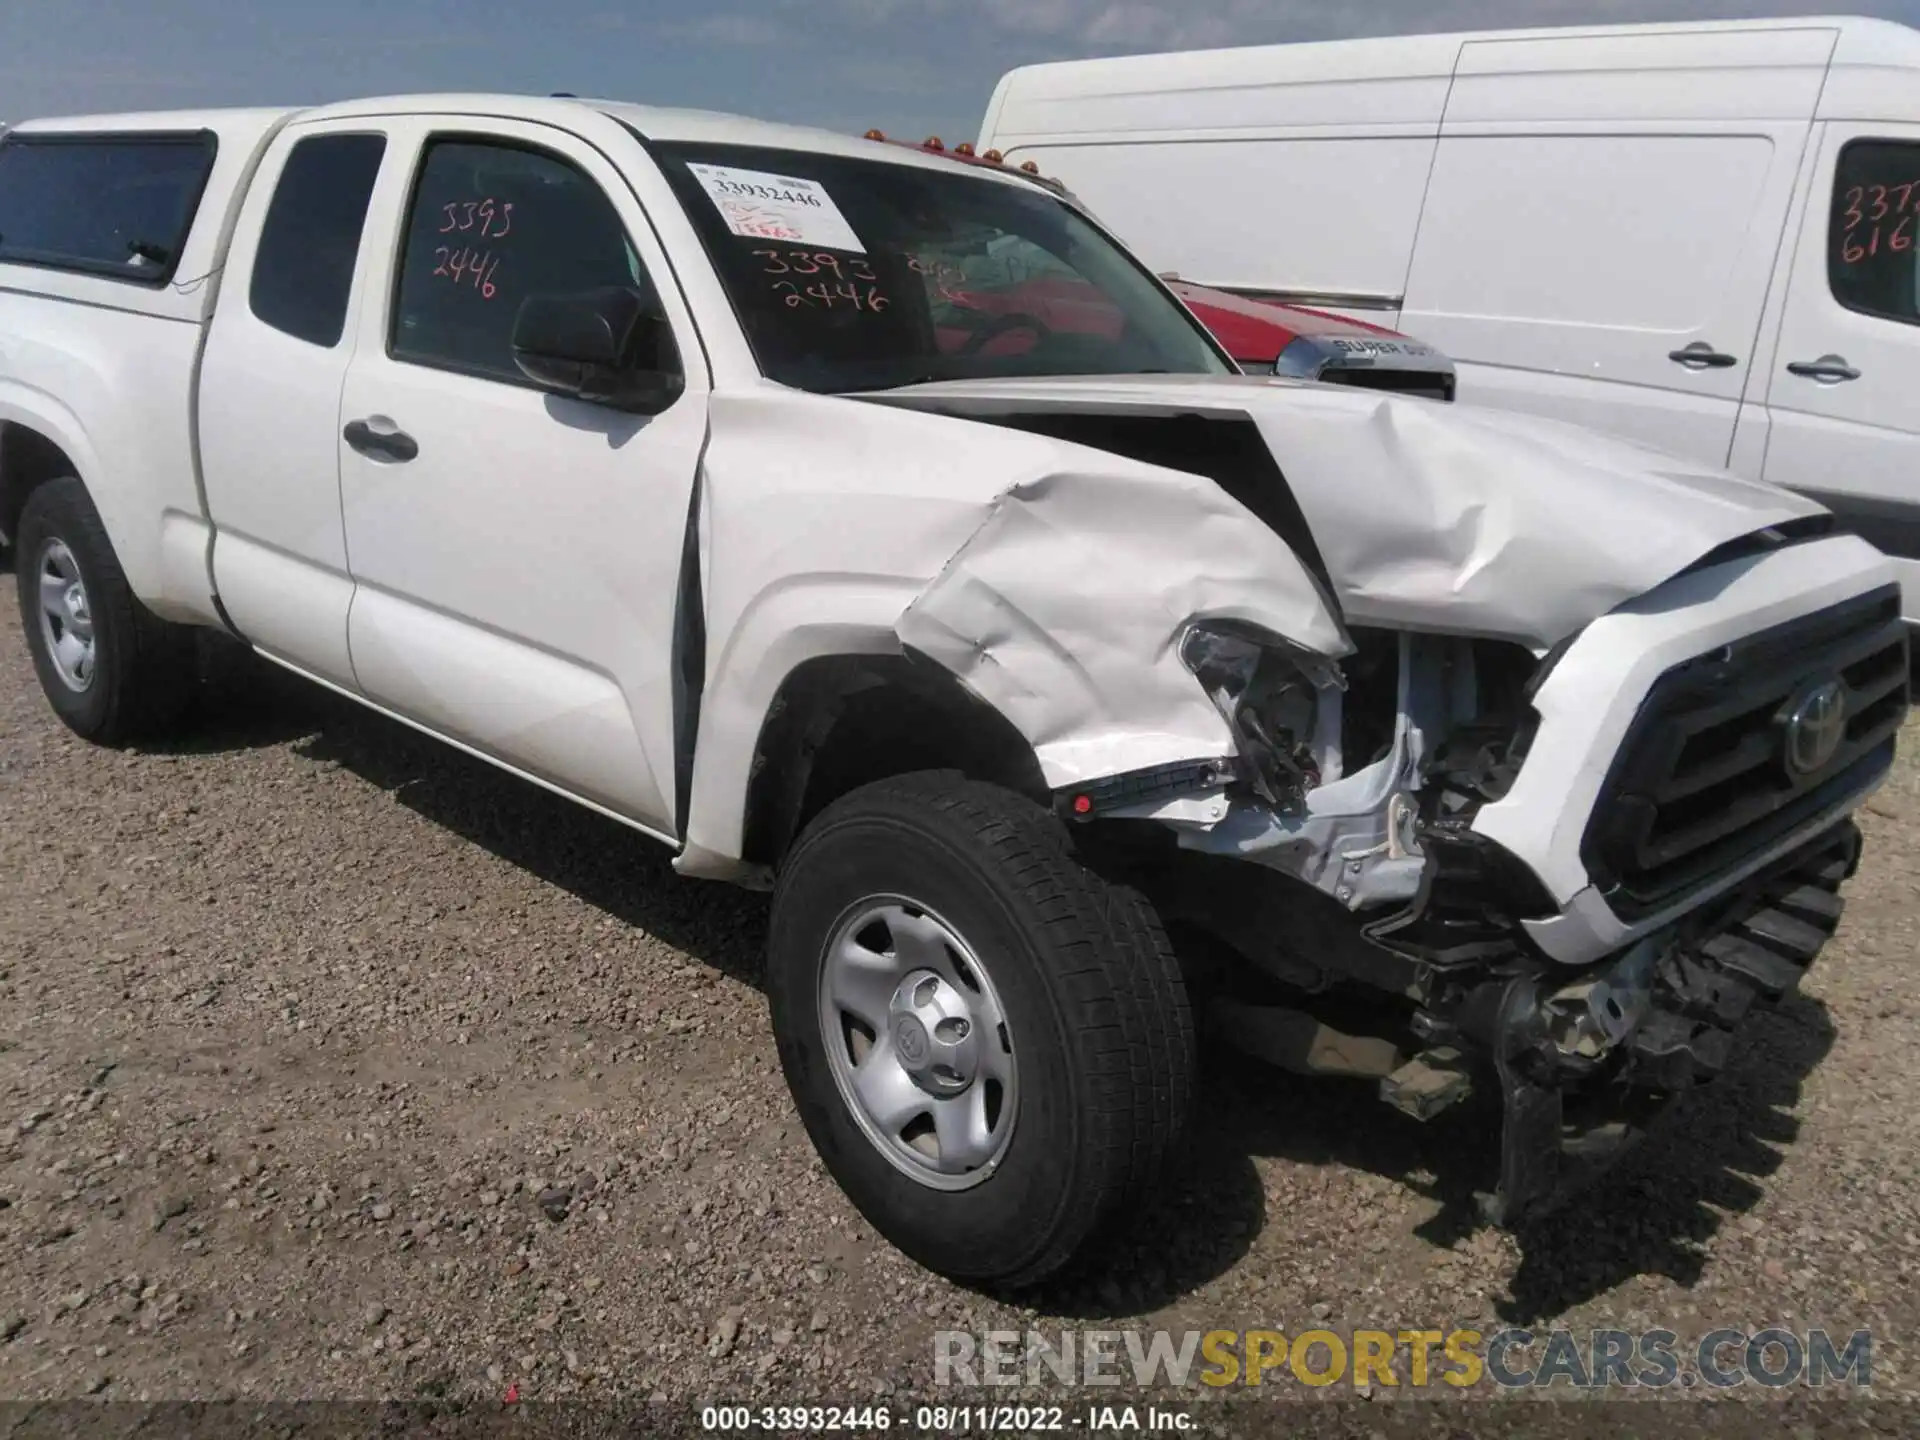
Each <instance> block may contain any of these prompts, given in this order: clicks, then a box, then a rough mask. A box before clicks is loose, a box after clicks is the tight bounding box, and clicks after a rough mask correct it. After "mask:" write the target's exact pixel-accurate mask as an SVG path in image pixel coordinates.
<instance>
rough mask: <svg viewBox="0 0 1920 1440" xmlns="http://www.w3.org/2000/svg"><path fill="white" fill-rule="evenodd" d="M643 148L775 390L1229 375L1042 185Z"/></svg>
mask: <svg viewBox="0 0 1920 1440" xmlns="http://www.w3.org/2000/svg"><path fill="white" fill-rule="evenodd" d="M652 150H653V153H654V154H655V156H656V157H657V158H658V159H659V161H660V163H661V165H662V167H663V169H664V170H665V172H666V175H667V178H668V181H669V182H670V183H671V184H672V185H673V187H674V190H675V192H676V193H677V194H678V196H679V198H680V202H681V204H682V206H684V207H685V209H686V211H687V213H688V214H689V215H690V216H692V217H693V220H694V224H695V227H696V228H697V229H698V230H699V232H700V237H701V240H702V241H703V243H704V244H705V246H706V249H707V253H708V254H709V255H710V256H711V257H712V259H713V262H714V266H715V268H716V269H717V270H718V271H719V274H720V278H721V280H722V282H723V283H724V284H725V286H726V288H727V292H728V295H729V297H730V298H731V300H732V302H733V307H734V311H735V313H736V314H737V315H738V316H739V318H740V322H741V325H742V327H743V328H744V329H745V331H746V334H747V339H748V341H749V343H750V344H751V345H752V347H753V351H754V355H755V358H756V359H757V360H758V362H759V365H760V368H761V370H762V372H764V373H765V374H766V375H767V376H768V377H770V378H771V379H774V380H777V381H779V382H781V383H782V384H785V385H791V386H794V387H796V388H798V389H803V390H813V391H821V392H836V391H848V390H863V389H881V388H886V387H889V386H895V385H910V384H915V383H918V382H922V381H929V380H955V379H967V378H981V377H1000V376H1045V375H1138V374H1182V375H1192V374H1203V375H1216V374H1230V373H1232V369H1231V366H1230V365H1229V364H1228V362H1227V361H1226V360H1225V359H1224V358H1223V357H1222V355H1221V353H1220V351H1219V350H1218V349H1217V348H1216V347H1215V346H1214V345H1213V343H1212V342H1211V341H1210V340H1209V339H1208V337H1207V335H1206V333H1205V332H1204V331H1203V330H1201V329H1200V327H1199V326H1198V324H1197V323H1196V322H1195V321H1194V320H1193V318H1192V317H1191V316H1190V315H1188V314H1187V312H1186V311H1185V310H1184V309H1183V308H1182V307H1181V306H1179V305H1178V304H1176V303H1175V302H1174V301H1172V300H1170V299H1169V298H1168V297H1167V295H1166V294H1165V293H1164V292H1163V291H1162V290H1161V289H1160V287H1159V286H1158V285H1157V284H1156V283H1155V282H1154V280H1153V278H1152V277H1151V276H1150V275H1149V274H1147V272H1146V271H1145V270H1144V269H1143V268H1142V267H1141V266H1140V265H1139V264H1138V262H1136V261H1135V260H1134V259H1132V257H1130V256H1129V255H1127V254H1126V252H1124V251H1123V250H1121V249H1120V248H1119V247H1118V246H1116V245H1115V244H1114V243H1113V242H1112V241H1110V240H1108V239H1107V238H1106V237H1105V236H1104V235H1102V234H1101V233H1100V231H1099V230H1097V229H1096V228H1095V227H1094V226H1093V225H1092V224H1091V223H1089V222H1088V221H1087V220H1086V219H1085V218H1084V217H1082V216H1081V215H1080V214H1079V213H1078V212H1077V211H1076V210H1074V209H1073V208H1072V207H1071V206H1069V205H1067V204H1065V203H1063V202H1062V201H1060V200H1057V199H1055V198H1054V197H1053V196H1052V195H1049V194H1047V193H1046V192H1044V191H1042V190H1040V189H1038V188H1037V187H1034V188H1030V187H1027V186H1024V185H1011V184H1008V183H1007V182H1005V181H1004V180H998V179H994V178H992V177H989V176H982V175H975V174H971V173H969V172H968V170H967V169H965V168H964V167H961V166H958V165H956V166H953V167H952V171H951V173H949V172H948V171H947V170H946V169H944V168H941V169H935V168H931V167H927V166H918V165H906V164H899V163H894V162H889V161H886V160H878V159H874V160H869V159H862V158H854V157H851V156H840V155H823V154H816V153H809V152H802V151H791V150H769V149H761V148H757V147H749V146H739V145H715V144H695V143H689V142H670V143H655V144H654V145H653V146H652Z"/></svg>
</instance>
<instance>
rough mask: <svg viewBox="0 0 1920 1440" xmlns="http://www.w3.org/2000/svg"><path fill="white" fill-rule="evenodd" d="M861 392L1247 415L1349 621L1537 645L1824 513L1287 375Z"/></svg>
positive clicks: (1467, 408)
mask: <svg viewBox="0 0 1920 1440" xmlns="http://www.w3.org/2000/svg"><path fill="white" fill-rule="evenodd" d="M871 398H873V399H876V400H884V401H886V402H888V403H891V404H896V405H903V406H907V407H910V408H924V409H931V410H938V411H942V412H945V413H949V414H958V415H966V416H970V417H972V418H975V419H980V420H988V421H1000V422H1001V423H1008V422H1010V421H1013V420H1016V419H1019V418H1021V417H1034V416H1041V415H1046V414H1053V415H1059V414H1062V413H1068V414H1077V415H1083V416H1084V415H1099V414H1103V413H1111V414H1115V415H1134V416H1138V415H1152V414H1162V415H1167V416H1169V417H1172V416H1178V415H1191V414H1195V413H1198V414H1204V415H1212V416H1234V415H1238V416H1242V417H1245V418H1246V419H1248V420H1250V421H1251V422H1252V423H1253V424H1254V425H1255V426H1256V427H1257V428H1258V431H1259V434H1260V437H1261V439H1262V440H1264V441H1265V443H1266V445H1267V447H1268V449H1269V450H1271V452H1272V454H1273V458H1274V460H1275V461H1276V462H1277V464H1278V466H1279V469H1280V473H1281V475H1282V476H1283V477H1284V483H1285V486H1286V488H1287V489H1289V490H1290V491H1291V493H1292V495H1293V497H1294V499H1295V501H1297V503H1298V506H1299V510H1300V513H1301V515H1302V517H1303V518H1304V520H1305V522H1306V525H1307V528H1308V530H1309V531H1310V532H1311V535H1312V539H1313V542H1314V544H1315V545H1317V547H1318V550H1319V556H1320V560H1321V561H1322V563H1323V564H1324V568H1325V574H1326V578H1327V579H1328V581H1329V582H1330V584H1331V586H1332V589H1333V592H1334V594H1335V597H1336V598H1337V599H1338V601H1339V603H1340V606H1341V608H1342V610H1343V612H1344V618H1345V619H1346V621H1347V622H1348V623H1351V624H1361V625H1398V626H1411V627H1418V628H1421V629H1433V630H1443V631H1450V632H1456V633H1468V634H1477V635H1492V636H1501V637H1505V638H1510V639H1513V640H1518V641H1521V642H1523V643H1526V644H1529V645H1532V646H1534V647H1535V648H1539V649H1544V648H1546V647H1548V646H1551V645H1553V644H1554V643H1555V642H1557V641H1558V640H1560V639H1562V638H1564V637H1565V636H1567V635H1569V634H1571V633H1573V632H1574V631H1576V630H1578V629H1580V628H1581V627H1582V626H1584V625H1586V624H1587V623H1589V622H1590V621H1592V620H1594V619H1596V618H1598V617H1599V616H1601V615H1603V614H1605V613H1607V612H1608V611H1609V610H1612V609H1613V608H1614V607H1615V606H1617V605H1619V604H1621V603H1622V602H1623V601H1626V600H1629V599H1632V598H1633V597H1635V596H1638V595H1642V594H1644V593H1646V592H1647V591H1649V590H1651V589H1653V588H1654V587H1655V586H1657V585H1659V584H1660V583H1661V582H1662V581H1664V580H1667V579H1670V578H1671V577H1672V576H1674V575H1675V574H1677V573H1679V572H1680V571H1681V570H1684V569H1685V568H1686V567H1687V566H1688V565H1690V564H1692V563H1693V562H1694V561H1696V560H1698V559H1699V558H1700V557H1701V556H1703V555H1705V554H1706V553H1707V552H1709V551H1711V550H1713V549H1714V548H1716V547H1717V546H1720V545H1723V544H1725V543H1726V542H1728V541H1730V540H1735V539H1738V538H1740V537H1741V536H1744V535H1748V534H1751V533H1753V532H1754V531H1757V530H1762V529H1765V528H1767V527H1768V526H1771V525H1777V524H1781V523H1783V522H1786V521H1790V520H1793V519H1796V518H1799V517H1803V516H1809V515H1818V514H1820V513H1822V510H1821V507H1820V506H1819V505H1817V504H1815V503H1813V502H1812V501H1809V500H1806V499H1803V498H1802V497H1800V496H1797V495H1794V494H1791V493H1789V492H1787V491H1784V490H1781V489H1778V488H1777V487H1774V486H1770V485H1764V484H1760V483H1757V482H1753V481H1747V480H1741V479H1739V478H1737V477H1735V476H1733V475H1730V474H1728V473H1726V472H1725V471H1722V470H1717V469H1714V468H1712V467H1710V466H1705V465H1700V464H1696V463H1695V462H1692V461H1688V460H1683V459H1680V458H1679V457H1677V456H1672V455H1668V454H1665V453H1663V452H1661V451H1657V450H1651V449H1648V448H1646V447H1643V446H1640V445H1636V444H1633V443H1631V442H1629V441H1625V440H1620V439H1616V438H1613V437H1610V436H1606V435H1602V434H1599V433H1597V432H1595V431H1591V430H1586V429H1583V428H1581V427H1578V426H1573V425H1564V424H1560V423H1558V422H1555V421H1551V420H1543V419H1538V418H1535V417H1532V416H1523V415H1518V414H1513V413H1510V412H1507V411H1500V410H1487V409H1480V408H1478V407H1475V406H1472V405H1462V404H1452V405H1446V404H1439V403H1435V402H1430V401H1422V400H1411V399H1406V398H1402V397H1398V396H1392V395H1386V394H1381V393H1378V392H1373V391H1366V390H1356V389H1348V388H1344V387H1340V386H1332V385H1310V384H1303V383H1300V382H1296V381H1291V380H1280V379H1266V378H1264V377H1254V376H1244V377H1210V376H1140V377H1118V378H1100V377H1089V378H1066V379H1046V380H983V381H955V382H945V383H939V384H930V385H920V386H913V387H909V388H906V389H901V390H892V391H887V392H884V393H881V394H876V395H874V396H872V397H871ZM1095 430H1096V433H1097V427H1095ZM1083 443H1094V444H1096V445H1097V444H1098V443H1099V442H1098V441H1097V440H1094V441H1091V442H1083Z"/></svg>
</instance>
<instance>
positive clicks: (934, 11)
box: [838, 0, 1920, 51]
mask: <svg viewBox="0 0 1920 1440" xmlns="http://www.w3.org/2000/svg"><path fill="white" fill-rule="evenodd" d="M838 3H839V4H840V5H841V7H842V8H843V9H846V10H849V11H852V12H854V13H857V14H861V15H864V16H866V17H868V18H872V19H877V20H893V19H903V20H904V19H911V18H913V17H915V16H919V17H921V18H924V19H926V20H927V21H929V22H935V23H942V24H960V23H975V22H978V21H984V22H985V24H987V25H988V26H990V27H992V28H993V29H996V30H998V31H1000V32H1001V33H1002V34H1005V35H1007V36H1008V37H1009V38H1014V37H1018V38H1020V39H1024V40H1027V41H1033V42H1044V43H1047V44H1048V45H1050V47H1052V48H1054V49H1058V50H1063V51H1071V50H1082V49H1084V50H1091V51H1100V50H1155V49H1169V50H1172V49H1196V48H1201V47H1205V46H1213V45H1252V44H1262V43H1267V42H1271V41H1277V40H1314V39H1327V38H1334V37H1339V36H1346V35H1386V34H1395V33H1403V32H1415V31H1436V30H1477V29H1496V28H1502V27H1508V26H1524V25H1574V24H1620V23H1632V22H1634V21H1642V20H1706V19H1723V18H1733V17H1752V16H1758V15H1797V14H1803V13H1816V12H1819V11H1820V8H1821V7H1820V6H1819V5H1810V4H1809V0H1359V3H1355V0H1349V3H1347V4H1345V5H1335V4H1331V3H1329V0H972V3H969V0H838ZM1843 8H1845V9H1848V10H1850V11H1856V12H1864V13H1870V14H1879V15H1886V16H1889V17H1890V18H1894V19H1901V20H1906V21H1908V22H1909V23H1912V22H1914V21H1915V20H1917V19H1920V0H1854V3H1852V4H1850V5H1848V6H1846V7H1843Z"/></svg>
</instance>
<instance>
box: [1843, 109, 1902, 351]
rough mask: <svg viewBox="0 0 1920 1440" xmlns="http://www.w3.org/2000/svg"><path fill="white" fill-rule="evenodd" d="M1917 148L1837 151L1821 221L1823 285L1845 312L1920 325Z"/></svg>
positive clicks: (1881, 143) (1857, 144) (1892, 144)
mask: <svg viewBox="0 0 1920 1440" xmlns="http://www.w3.org/2000/svg"><path fill="white" fill-rule="evenodd" d="M1916 230H1920V145H1913V144H1906V143H1903V142H1901V141H1898V140H1856V141H1854V142H1853V143H1852V144H1850V145H1848V146H1847V147H1846V148H1845V149H1844V150H1842V151H1841V152H1840V163H1839V166H1838V167H1837V168H1836V170H1835V172H1834V178H1833V211H1832V214H1831V215H1830V216H1829V217H1828V222H1827V282H1828V284H1829V285H1831V286H1832V288H1833V298H1834V299H1836V300H1838V301H1839V302H1840V303H1841V304H1842V305H1844V306H1846V307H1847V308H1848V309H1849V310H1858V311H1861V312H1863V313H1864V314H1867V315H1879V316H1883V317H1885V318H1886V319H1889V320H1904V321H1906V322H1908V323H1909V324H1913V323H1916V322H1920V295H1917V294H1916V286H1915V279H1916V274H1920V247H1916V246H1915V244H1914V241H1915V239H1916V235H1915V232H1916Z"/></svg>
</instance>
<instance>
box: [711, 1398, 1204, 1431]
mask: <svg viewBox="0 0 1920 1440" xmlns="http://www.w3.org/2000/svg"><path fill="white" fill-rule="evenodd" d="M1192 1426H1193V1419H1192V1417H1191V1416H1190V1415H1189V1414H1188V1413H1187V1412H1186V1411H1185V1410H1179V1409H1170V1408H1166V1407H1163V1406H1158V1405H1089V1406H1087V1407H1085V1408H1084V1409H1075V1410H1069V1409H1067V1407H1065V1406H1063V1405H916V1406H914V1407H913V1409H912V1410H911V1411H908V1410H906V1409H905V1408H904V1407H903V1408H902V1410H901V1412H900V1413H899V1414H898V1415H896V1414H895V1413H894V1410H893V1408H892V1407H891V1406H888V1405H847V1406H834V1405H761V1406H750V1405H709V1406H706V1407H705V1408H704V1409H702V1410H701V1412H700V1428H701V1429H703V1430H711V1431H717V1432H722V1433H725V1432H733V1433H745V1432H750V1431H761V1432H768V1431H771V1432H774V1433H778V1434H789V1433H808V1432H827V1431H834V1430H841V1431H862V1430H865V1431H875V1430H880V1431H885V1430H892V1429H895V1428H898V1429H901V1430H910V1431H913V1432H915V1433H918V1434H924V1435H942V1434H968V1435H971V1434H978V1433H980V1432H982V1431H1005V1432H1007V1433H1010V1434H1016V1435H1029V1434H1042V1433H1048V1432H1054V1433H1064V1432H1068V1431H1079V1432H1081V1433H1083V1434H1088V1435H1101V1434H1119V1433H1122V1432H1126V1431H1162V1432H1179V1431H1185V1430H1189V1429H1191V1428H1192Z"/></svg>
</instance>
